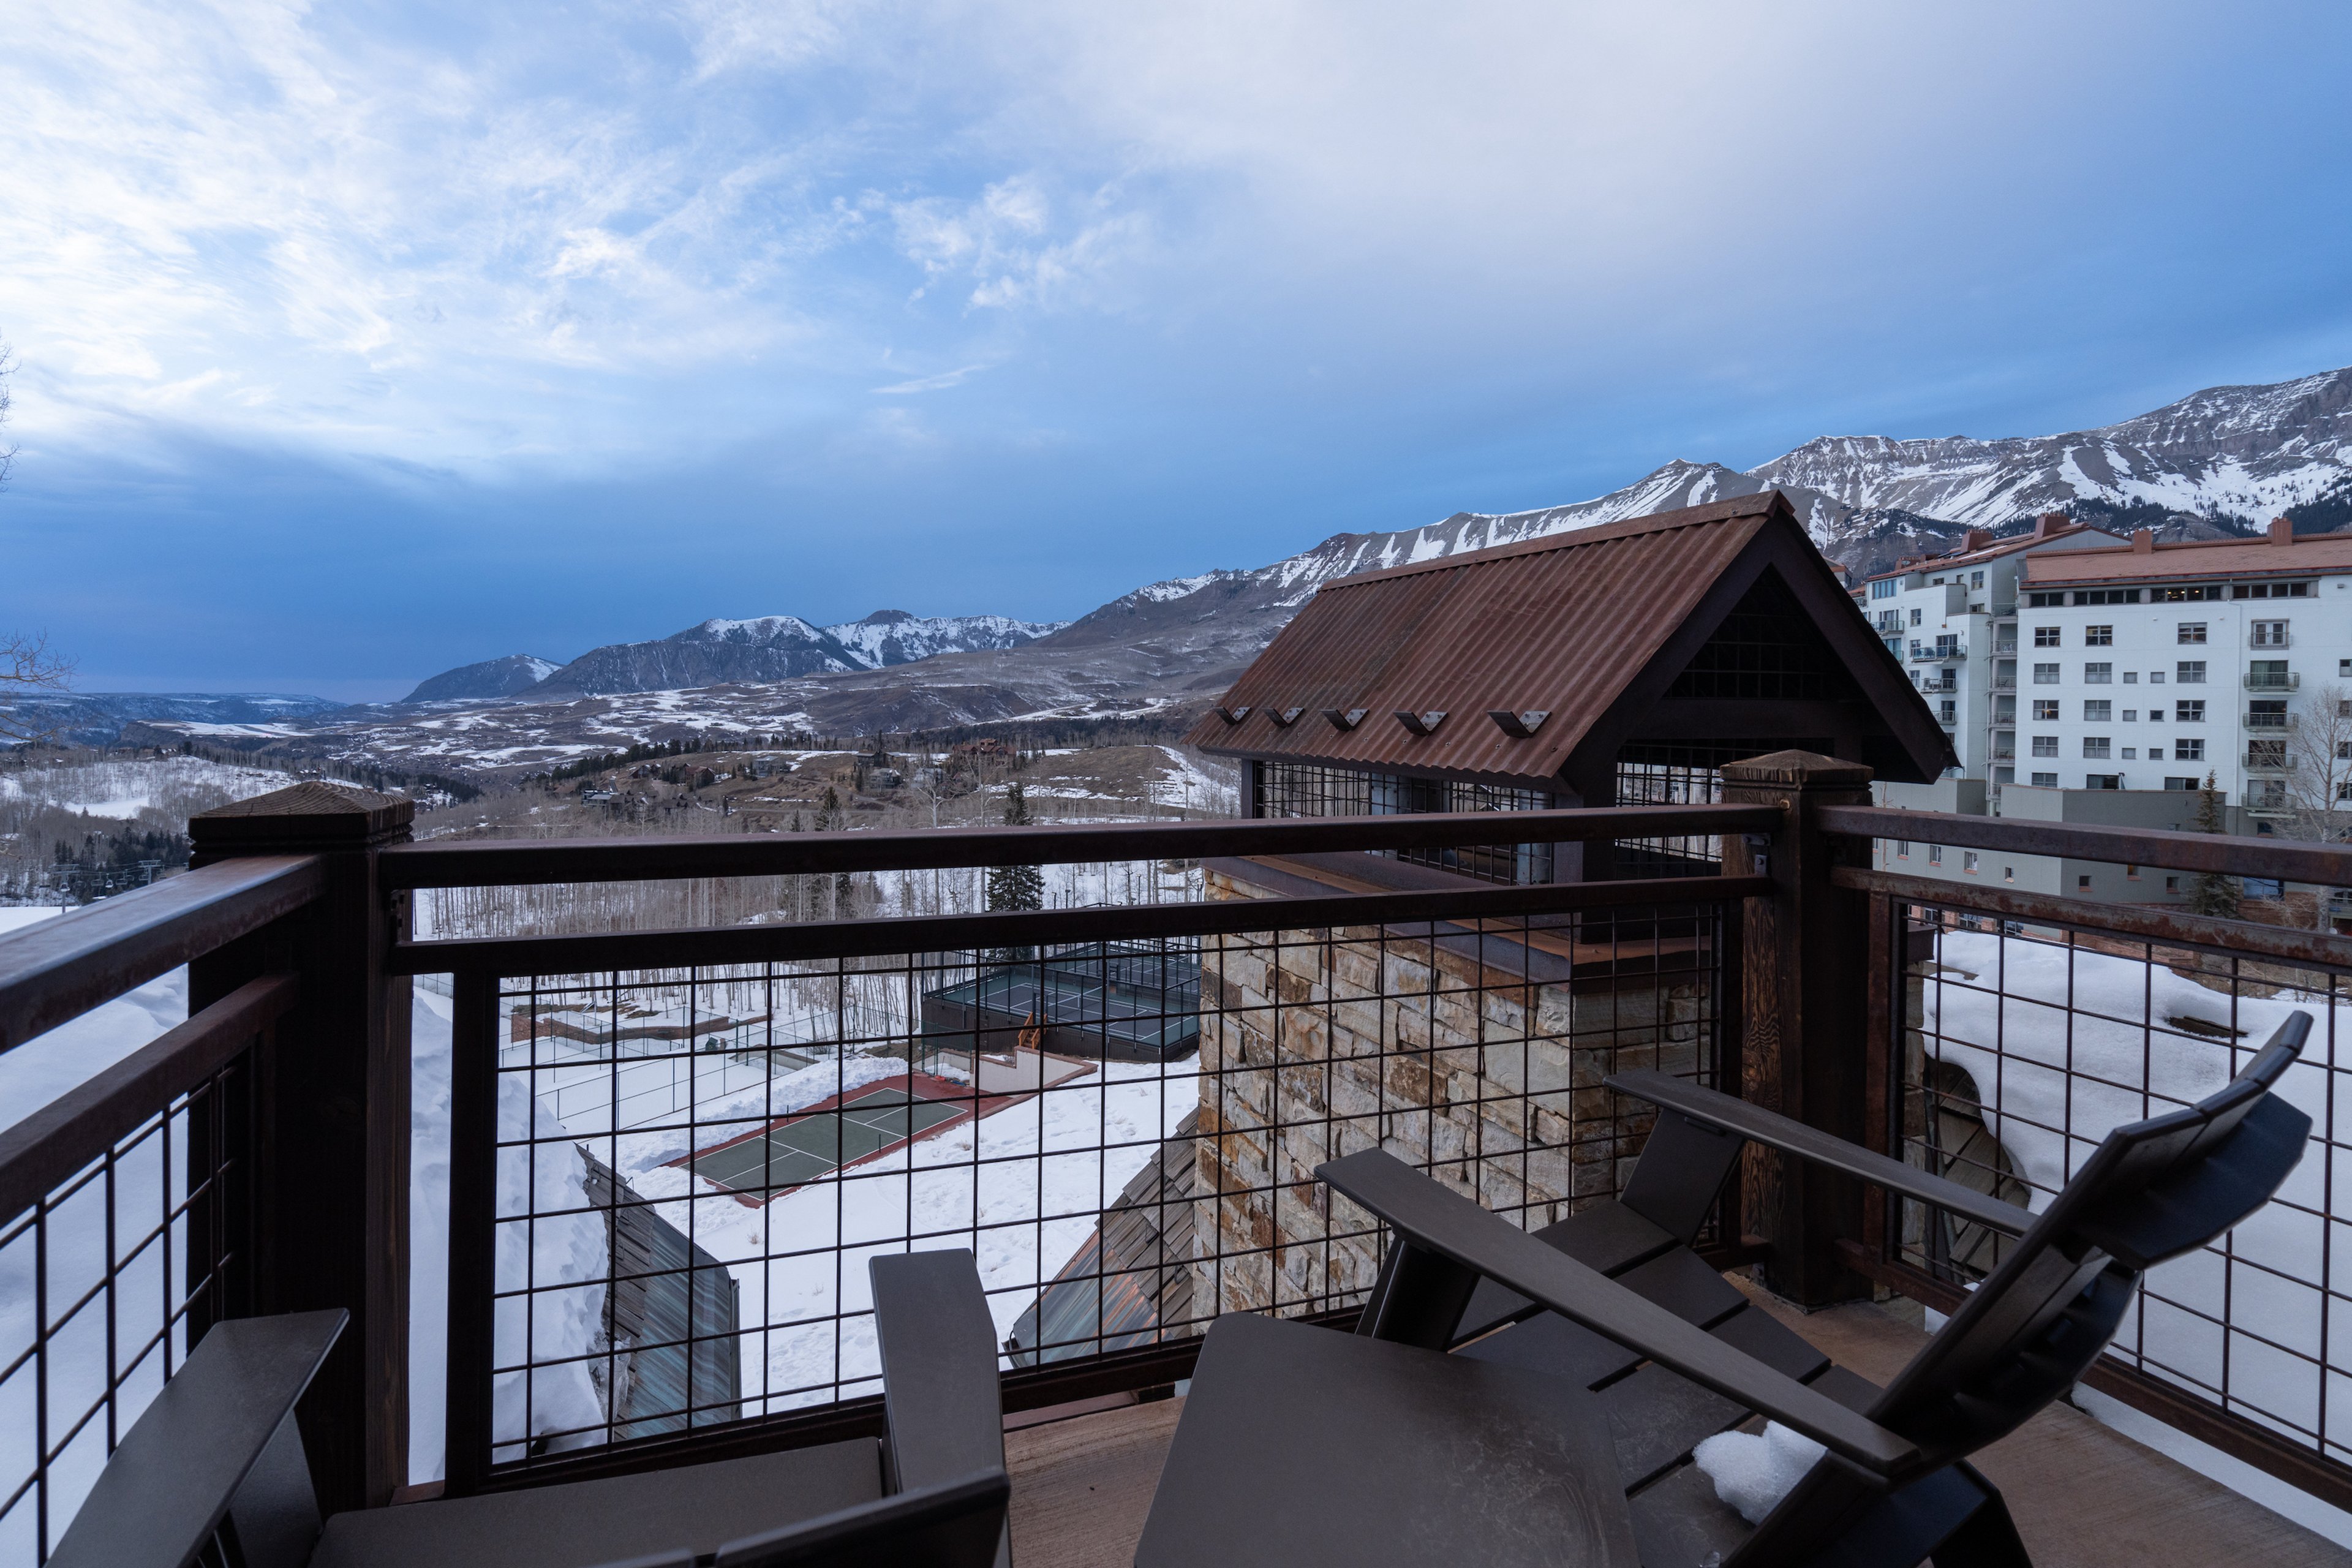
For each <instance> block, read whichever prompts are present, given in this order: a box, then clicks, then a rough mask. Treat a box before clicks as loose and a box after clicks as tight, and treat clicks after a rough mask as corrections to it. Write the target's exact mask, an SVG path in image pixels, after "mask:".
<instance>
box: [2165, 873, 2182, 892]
mask: <svg viewBox="0 0 2352 1568" xmlns="http://www.w3.org/2000/svg"><path fill="white" fill-rule="evenodd" d="M2164 890H2165V891H2166V892H2168V893H2177V892H2179V891H2180V879H2179V878H2178V877H2167V878H2166V879H2164Z"/></svg>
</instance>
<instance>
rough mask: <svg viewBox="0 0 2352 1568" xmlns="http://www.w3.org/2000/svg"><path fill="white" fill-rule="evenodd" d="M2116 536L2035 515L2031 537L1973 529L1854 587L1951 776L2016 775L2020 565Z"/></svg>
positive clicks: (2005, 778) (2117, 539)
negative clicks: (1931, 724)
mask: <svg viewBox="0 0 2352 1568" xmlns="http://www.w3.org/2000/svg"><path fill="white" fill-rule="evenodd" d="M2122 542H2123V540H2122V537H2121V536H2120V535H2118V534H2114V533H2110V532H2107V531H2105V530H2103V529H2098V528H2093V527H2091V526H2090V525H2088V524H2087V523H2078V522H2074V521H2070V520H2069V519H2068V518H2067V516H2066V514H2065V513H2063V512H2054V511H2053V512H2044V513H2043V514H2042V516H2040V517H2039V518H2036V519H2035V520H2034V523H2033V531H2032V532H2031V533H2028V534H2024V535H2021V536H2019V537H2016V538H2011V539H2003V540H1999V541H1995V540H1994V538H1993V537H1992V534H1991V532H1990V530H1987V529H1981V528H1972V529H1970V530H1969V531H1968V533H1967V535H1966V537H1965V538H1964V539H1963V540H1962V541H1961V543H1960V547H1959V548H1958V550H1955V551H1952V552H1949V553H1948V554H1944V555H1937V556H1929V557H1927V558H1924V559H1921V560H1916V561H1906V562H1903V563H1899V564H1898V565H1897V566H1896V568H1895V570H1894V571H1892V572H1882V573H1880V574H1878V575H1876V576H1874V577H1869V578H1865V579H1864V582H1863V584H1862V586H1861V587H1860V588H1858V589H1857V590H1855V599H1856V601H1857V602H1858V603H1860V604H1861V605H1862V607H1863V613H1864V615H1866V616H1869V617H1870V625H1871V629H1872V630H1873V631H1874V632H1876V633H1877V634H1878V636H1879V637H1880V639H1881V640H1882V641H1884V642H1885V644H1886V651H1887V652H1889V653H1891V654H1893V655H1894V656H1895V658H1898V659H1900V660H1902V661H1903V666H1904V668H1905V669H1906V671H1907V672H1908V674H1909V676H1910V679H1911V683H1912V684H1913V685H1914V686H1915V687H1916V688H1917V689H1918V690H1919V694H1920V696H1922V697H1924V698H1925V699H1927V705H1928V707H1929V708H1931V709H1932V710H1934V711H1935V715H1936V721H1937V724H1938V725H1940V726H1941V727H1942V728H1943V731H1944V733H1945V735H1946V736H1947V737H1948V739H1949V740H1950V742H1951V745H1952V754H1953V759H1954V762H1955V763H1956V764H1957V765H1958V769H1959V776H1961V777H1963V778H1972V779H1982V780H1985V781H1986V782H1987V783H1988V784H1991V785H1993V786H1995V787H1996V788H1998V787H1999V786H2000V785H2001V784H2008V783H2009V782H2011V775H2012V773H2014V771H2015V767H2014V763H2015V758H2016V754H2017V750H2016V748H2017V731H2016V720H2017V641H2018V639H2017V626H2018V621H2017V609H2018V584H2020V583H2021V581H2023V578H2024V574H2025V571H2026V563H2027V561H2028V560H2029V559H2031V558H2032V557H2034V556H2037V555H2041V554H2044V553H2047V552H2074V551H2079V550H2090V549H2096V548H2098V547H2099V546H2101V545H2114V544H2120V543H2122Z"/></svg>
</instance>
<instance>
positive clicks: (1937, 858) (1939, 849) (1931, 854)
mask: <svg viewBox="0 0 2352 1568" xmlns="http://www.w3.org/2000/svg"><path fill="white" fill-rule="evenodd" d="M1943 863H1944V847H1943V846H1942V845H1940V844H1930V845H1928V846H1927V864H1928V865H1930V866H1940V865H1942V864H1943Z"/></svg>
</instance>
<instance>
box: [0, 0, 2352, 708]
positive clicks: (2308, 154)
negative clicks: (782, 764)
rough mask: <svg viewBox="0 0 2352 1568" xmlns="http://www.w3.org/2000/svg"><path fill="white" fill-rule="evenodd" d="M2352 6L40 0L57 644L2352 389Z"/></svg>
mask: <svg viewBox="0 0 2352 1568" xmlns="http://www.w3.org/2000/svg"><path fill="white" fill-rule="evenodd" d="M2347 59H2352V10H2347V7H2344V6H2343V5H2340V4H2330V5H2261V4H2253V5H2238V6H2232V7H2229V8H2226V9H2221V10H2217V9H2215V8H2213V7H2210V6H2202V5H2200V6H2191V5H2166V4H2138V5H2128V6H2126V5H2108V4H2073V5H2066V6H2063V7H2053V6H2049V5H2000V4H1988V5H1969V6H1958V5H1942V6H1936V5H1929V6H1888V5H1883V4H1852V5H1847V4H1802V3H1799V4H1791V5H1780V6H1771V7H1763V6H1756V5H1745V4H1714V3H1710V0H1690V3H1685V4H1670V5H1577V4H1572V3H1561V0H1551V3H1547V4H1517V3H1511V0H1493V3H1487V4H1454V5H1384V4H1381V3H1379V0H1351V3H1342V4H1328V5H1327V4H1317V3H1311V0H1230V3H1226V0H1212V3H1204V4H1181V3H1178V4H1165V5H1152V6H1118V5H1101V4H1099V3H1098V0H1095V3H1084V4H1082V3H1077V0H1023V3H1021V4H1017V5H992V4H986V3H982V0H971V3H941V4H929V3H925V0H908V3H905V4H898V5H887V6H886V5H865V4H859V3H856V0H812V3H807V4H798V5H795V4H790V3H783V0H778V3H770V4H751V3H748V0H745V3H738V0H676V3H673V4H667V5H635V6H625V5H600V4H596V3H593V0H575V3H572V4H566V5H535V4H530V3H529V0H519V3H516V4H511V5H478V4H474V5H456V4H415V5H382V4H378V5H365V4H331V3H329V4H318V5H308V6H305V5H273V4H246V3H236V0H219V3H215V4H205V3H203V0H174V3H173V4H170V5H121V4H113V3H111V0H81V3H80V4H78V5H71V6H60V5H50V6H26V7H24V8H23V9H22V10H20V11H19V12H18V13H17V14H16V16H15V18H14V19H13V20H12V21H11V22H10V24H9V47H8V48H7V49H6V50H5V51H0V101H5V102H6V103H8V104H9V105H10V106H11V110H10V113H9V114H8V115H7V116H5V120H0V170H5V171H6V173H5V176H0V191H5V195H0V337H5V339H6V340H7V341H8V342H11V343H12V344H13V345H14V347H15V349H16V353H17V356H18V359H19V361H20V362H21V369H20V370H19V372H18V374H16V378H15V391H16V417H15V420H14V423H13V425H12V426H11V429H10V431H9V433H8V437H7V439H9V440H12V441H13V442H15V443H16V445H17V446H18V447H20V448H21V450H20V452H19V455H18V458H17V461H16V474H15V478H14V479H13V480H12V482H11V484H10V486H9V489H7V490H6V491H5V493H0V626H6V627H21V628H25V629H44V628H45V629H46V630H47V632H48V634H49V636H50V637H51V639H52V643H53V645H54V646H56V647H59V648H61V649H62V650H64V651H65V652H67V653H68V655H70V656H71V657H73V658H76V659H78V660H79V665H80V668H81V679H82V683H83V684H84V685H85V686H87V687H89V688H91V689H104V688H110V687H111V688H117V689H120V688H126V687H128V688H138V689H279V690H308V691H316V692H320V693H322V694H326V695H330V696H341V697H350V698H354V699H358V698H370V697H382V696H388V695H396V694H397V693H398V692H399V691H400V690H402V689H405V688H406V686H407V685H408V684H410V683H411V682H413V681H414V680H415V679H418V678H420V677H422V676H424V675H427V674H430V673H432V672H434V671H436V670H438V669H441V668H446V667H448V666H451V665H454V664H457V663H462V662H466V661H469V660H472V659H477V658H488V657H492V656H495V655H498V654H502V653H508V652H516V651H529V652H535V653H540V654H543V655H546V656H549V657H552V658H565V657H569V656H571V655H573V654H576V653H579V652H581V651H583V650H584V649H585V648H587V647H592V646H593V645H595V644H598V643H604V642H610V641H615V640H621V639H625V638H635V637H655V636H661V635H664V634H667V633H668V632H671V631H675V630H677V629H678V628H679V627H681V626H687V625H688V624H691V623H692V622H694V621H696V620H699V619H701V618H703V617H705V616H714V615H725V616H751V615H762V614H772V613H778V612H790V613H793V614H799V615H803V616H809V617H811V618H813V619H818V620H834V619H846V618H850V617H854V616H858V615H862V614H864V613H866V611H868V610H872V609H875V608H878V607H884V606H889V607H896V608H905V609H908V610H913V611H916V612H918V613H921V614H953V613H970V612H980V611H998V612H1003V613H1006V614H1013V615H1019V616H1031V617H1037V618H1047V617H1059V616H1071V615H1076V614H1080V613H1083V612H1084V611H1085V610H1087V609H1088V608H1091V607H1092V606H1093V605H1096V604H1098V603H1100V602H1101V601H1103V600H1104V599H1107V598H1108V597H1111V596H1112V595H1117V594H1118V593H1121V592H1123V591H1125V590H1127V589H1129V588H1131V587H1134V586H1136V585H1138V584H1142V583H1145V582H1149V581H1152V580H1155V579H1158V578H1161V577H1167V576H1175V575H1182V574H1191V573H1194V572H1198V571H1201V570H1203V569H1205V568H1208V567H1212V566H1221V565H1228V566H1246V565H1256V564H1260V563H1265V562H1267V561H1270V560H1274V559H1276V558H1278V557H1280V556H1282V555H1285V554H1287V553H1289V552H1293V551H1295V550H1297V549H1301V548H1304V547H1305V546H1307V545H1309V544H1311V543H1313V542H1316V541H1317V540H1318V539H1321V538H1323V537H1325V536H1326V535H1328V534H1330V533H1332V532H1335V531H1341V530H1354V529H1385V528H1398V527H1405V526H1410V525H1412V524H1416V523H1420V522H1424V521H1432V520H1434V519H1436V518H1440V517H1443V516H1444V515H1446V514H1447V513H1449V512H1452V511H1454V510H1465V509H1467V510H1514V509H1517V508H1522V507H1530V506H1538V505H1545V504H1550V503H1556V502H1560V501H1566V500H1576V499H1580V498H1582V497H1584V496H1588V495H1591V494H1596V493H1599V492H1601V491H1603V490H1606V489H1612V488H1614V487H1616V486H1617V485H1620V484H1622V483H1624V482H1626V481H1628V480H1630V479H1633V478H1636V477H1638V476H1639V475H1640V474H1642V473H1643V472H1646V471H1647V470H1648V469H1650V468H1654V467H1655V466H1656V465H1657V464H1659V463H1661V462H1664V461H1665V460H1667V459H1669V458H1677V457H1680V458H1691V459H1694V460H1716V461H1722V462H1727V463H1731V464H1735V465H1738V466H1742V467H1746V466H1751V465H1753V464H1755V463H1758V462H1760V461H1762V460H1764V459H1765V458H1769V457H1772V456H1774V455H1776V454H1777V453H1779V452H1780V451H1781V450H1784V449H1785V448H1787V447H1790V446H1792V445H1794V444H1796V443H1797V442H1799V441H1801V440H1803V439H1806V438H1807V437H1812V436H1815V435H1821V434H1825V433H1879V434H1888V435H1895V436H1923V435H1949V434H1955V433H1966V434H1970V435H1979V436H1998V435H2013V434H2035V433H2041V432H2044V431H2050V430H2058V429H2067V428H2075V427H2080V426H2090V425H2096V424H2101V423H2105V422H2107V421H2110V420H2113V419H2117V418H2123V417H2127V416H2131V415H2133V414H2137V413H2139V412H2142V411H2144V410H2145V409H2147V408H2149V407H2153V406H2156V405H2160V404H2162V403H2165V402H2168V401H2170V400H2171V399H2172V398H2175V397H2178V396H2180V395H2184V394H2186V393H2188V392H2190V391H2193V390H2195V389H2197V388H2198V387H2200V386H2205V385H2210V384H2221V383H2231V382H2263V381H2274V380H2283V379H2286V378H2288V377H2290V376H2294V375H2299V374H2308V373H2310V372H2313V371H2317V370H2322V369H2327V368H2332V367H2335V366H2337V365H2341V364H2347V363H2352V173H2347V171H2352V118H2347V116H2346V115H2345V114H2344V113H2343V112H2342V109H2341V100H2342V95H2343V90H2344V89H2343V79H2342V78H2343V68H2344V64H2345V62H2346V61H2347Z"/></svg>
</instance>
